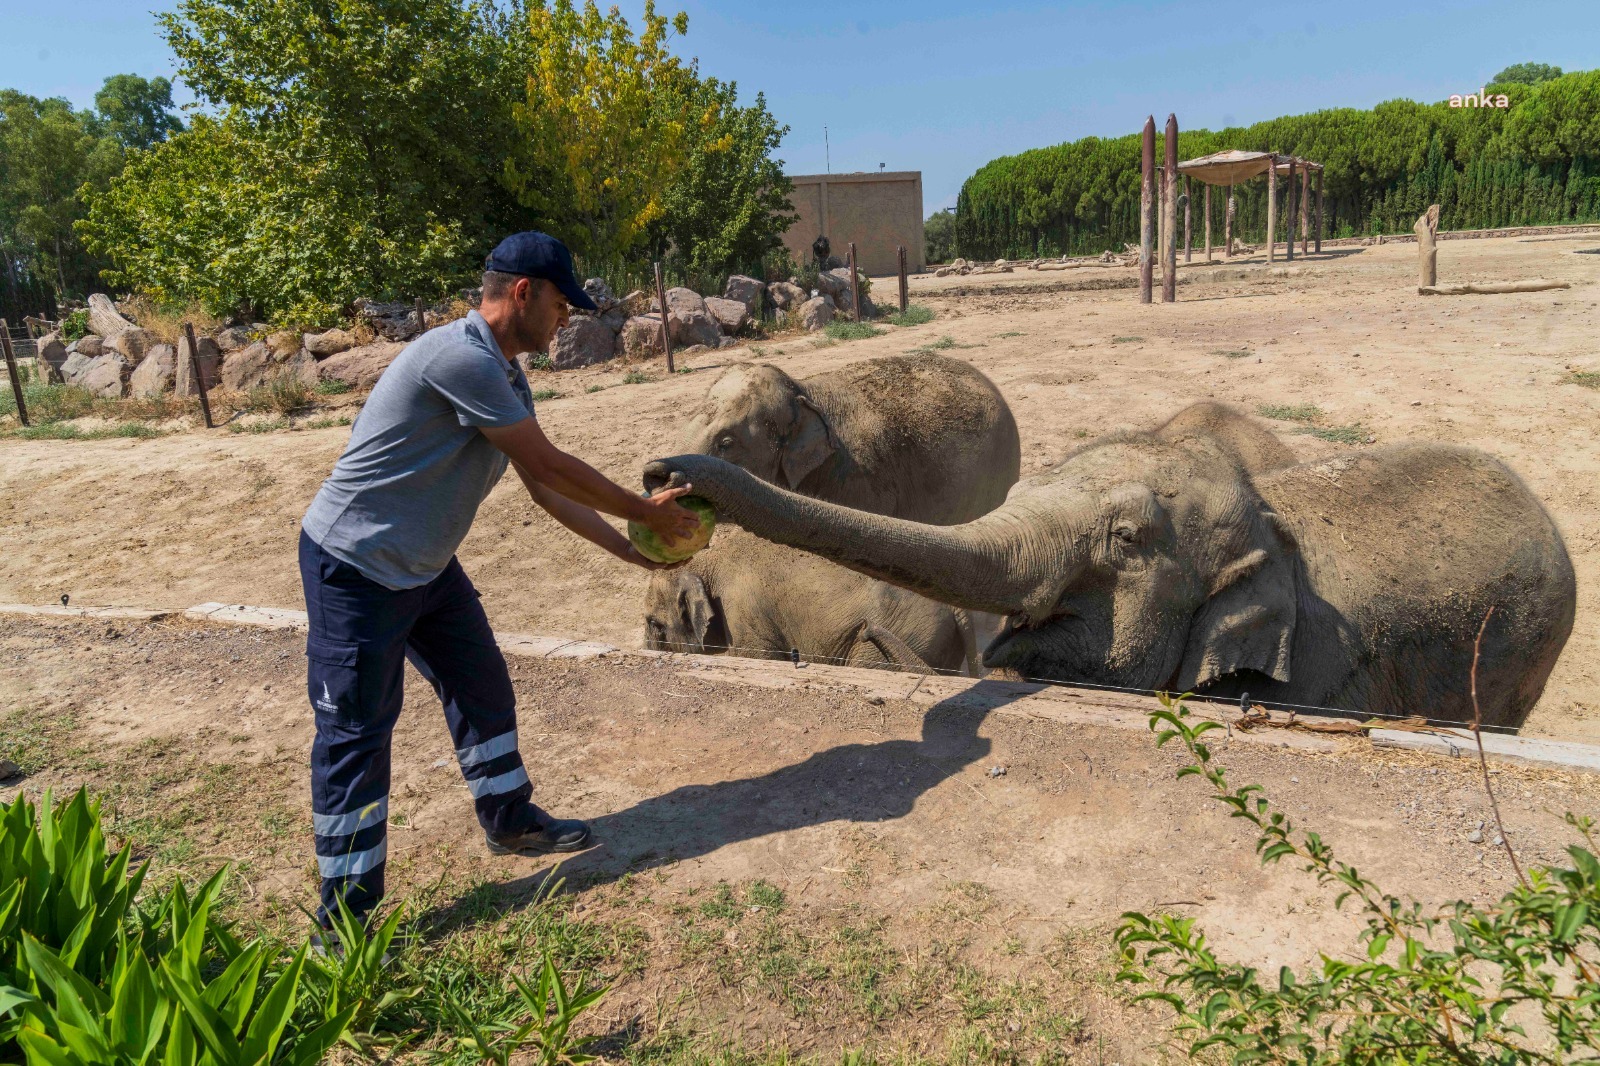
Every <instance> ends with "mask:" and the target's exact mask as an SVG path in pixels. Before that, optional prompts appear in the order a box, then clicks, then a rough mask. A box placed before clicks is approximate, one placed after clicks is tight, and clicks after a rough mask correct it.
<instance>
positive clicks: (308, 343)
mask: <svg viewBox="0 0 1600 1066" xmlns="http://www.w3.org/2000/svg"><path fill="white" fill-rule="evenodd" d="M301 339H302V342H303V344H304V346H305V349H306V351H308V352H310V353H311V354H312V355H314V356H316V357H317V358H318V359H326V358H328V356H330V355H338V354H339V353H340V352H348V351H349V350H350V349H351V348H354V347H355V346H356V338H355V335H354V334H353V333H350V332H348V331H346V330H342V329H330V330H327V331H326V332H324V333H307V334H306V335H305V336H304V337H303V338H301Z"/></svg>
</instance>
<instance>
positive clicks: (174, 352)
mask: <svg viewBox="0 0 1600 1066" xmlns="http://www.w3.org/2000/svg"><path fill="white" fill-rule="evenodd" d="M177 365H178V349H177V348H175V347H173V346H172V345H170V344H157V345H154V346H153V347H151V349H150V350H149V351H148V352H145V353H144V358H143V359H142V360H140V362H139V366H138V367H137V369H135V370H134V372H133V376H132V377H130V378H129V379H128V395H129V396H131V397H133V398H134V399H136V400H149V399H154V398H155V397H157V396H160V395H161V394H162V393H164V392H167V391H169V390H171V388H172V379H173V374H174V371H176V369H177Z"/></svg>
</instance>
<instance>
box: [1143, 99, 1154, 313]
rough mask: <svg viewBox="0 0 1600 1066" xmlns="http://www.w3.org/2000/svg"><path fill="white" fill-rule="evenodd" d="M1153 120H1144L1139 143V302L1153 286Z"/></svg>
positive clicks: (1151, 117)
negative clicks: (1151, 244)
mask: <svg viewBox="0 0 1600 1066" xmlns="http://www.w3.org/2000/svg"><path fill="white" fill-rule="evenodd" d="M1155 170H1156V120H1155V116H1154V115H1152V116H1150V117H1149V118H1147V119H1145V120H1144V133H1143V134H1142V141H1141V143H1140V146H1139V302H1140V303H1142V304H1147V303H1149V302H1150V296H1151V289H1152V288H1153V286H1154V285H1155V279H1154V272H1155V258H1154V256H1152V255H1151V249H1150V241H1151V238H1152V236H1153V233H1152V231H1153V230H1154V229H1155V197H1156V175H1155Z"/></svg>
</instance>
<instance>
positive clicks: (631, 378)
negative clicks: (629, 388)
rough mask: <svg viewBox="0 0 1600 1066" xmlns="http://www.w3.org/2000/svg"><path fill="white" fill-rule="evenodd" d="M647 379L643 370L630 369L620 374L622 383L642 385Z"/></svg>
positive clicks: (648, 379)
mask: <svg viewBox="0 0 1600 1066" xmlns="http://www.w3.org/2000/svg"><path fill="white" fill-rule="evenodd" d="M649 381H650V378H649V377H647V376H646V375H645V372H644V371H643V370H630V371H628V372H627V373H626V374H624V375H622V383H623V384H624V385H644V384H647V383H648V382H649Z"/></svg>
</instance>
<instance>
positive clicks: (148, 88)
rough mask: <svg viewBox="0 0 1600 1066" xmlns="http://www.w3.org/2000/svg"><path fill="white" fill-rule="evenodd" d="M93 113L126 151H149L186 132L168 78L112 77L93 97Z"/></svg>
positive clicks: (123, 75) (104, 128)
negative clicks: (158, 143) (176, 134)
mask: <svg viewBox="0 0 1600 1066" xmlns="http://www.w3.org/2000/svg"><path fill="white" fill-rule="evenodd" d="M94 109H95V111H97V112H99V116H100V122H101V126H102V128H103V130H104V132H105V133H106V134H109V135H110V136H111V137H112V138H113V139H114V140H115V141H116V142H117V143H118V144H120V145H122V147H124V148H149V147H150V146H151V145H152V144H155V143H156V142H157V141H164V140H166V139H167V138H168V137H170V136H172V135H173V134H174V133H177V132H178V131H180V130H182V129H183V120H182V119H180V118H179V117H178V116H177V114H176V113H175V112H174V111H173V110H172V83H171V82H170V81H168V80H167V79H166V78H151V79H145V78H141V77H139V75H137V74H113V75H112V76H111V77H109V78H107V79H106V80H105V84H104V85H102V86H101V87H100V91H99V92H97V93H95V94H94Z"/></svg>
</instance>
